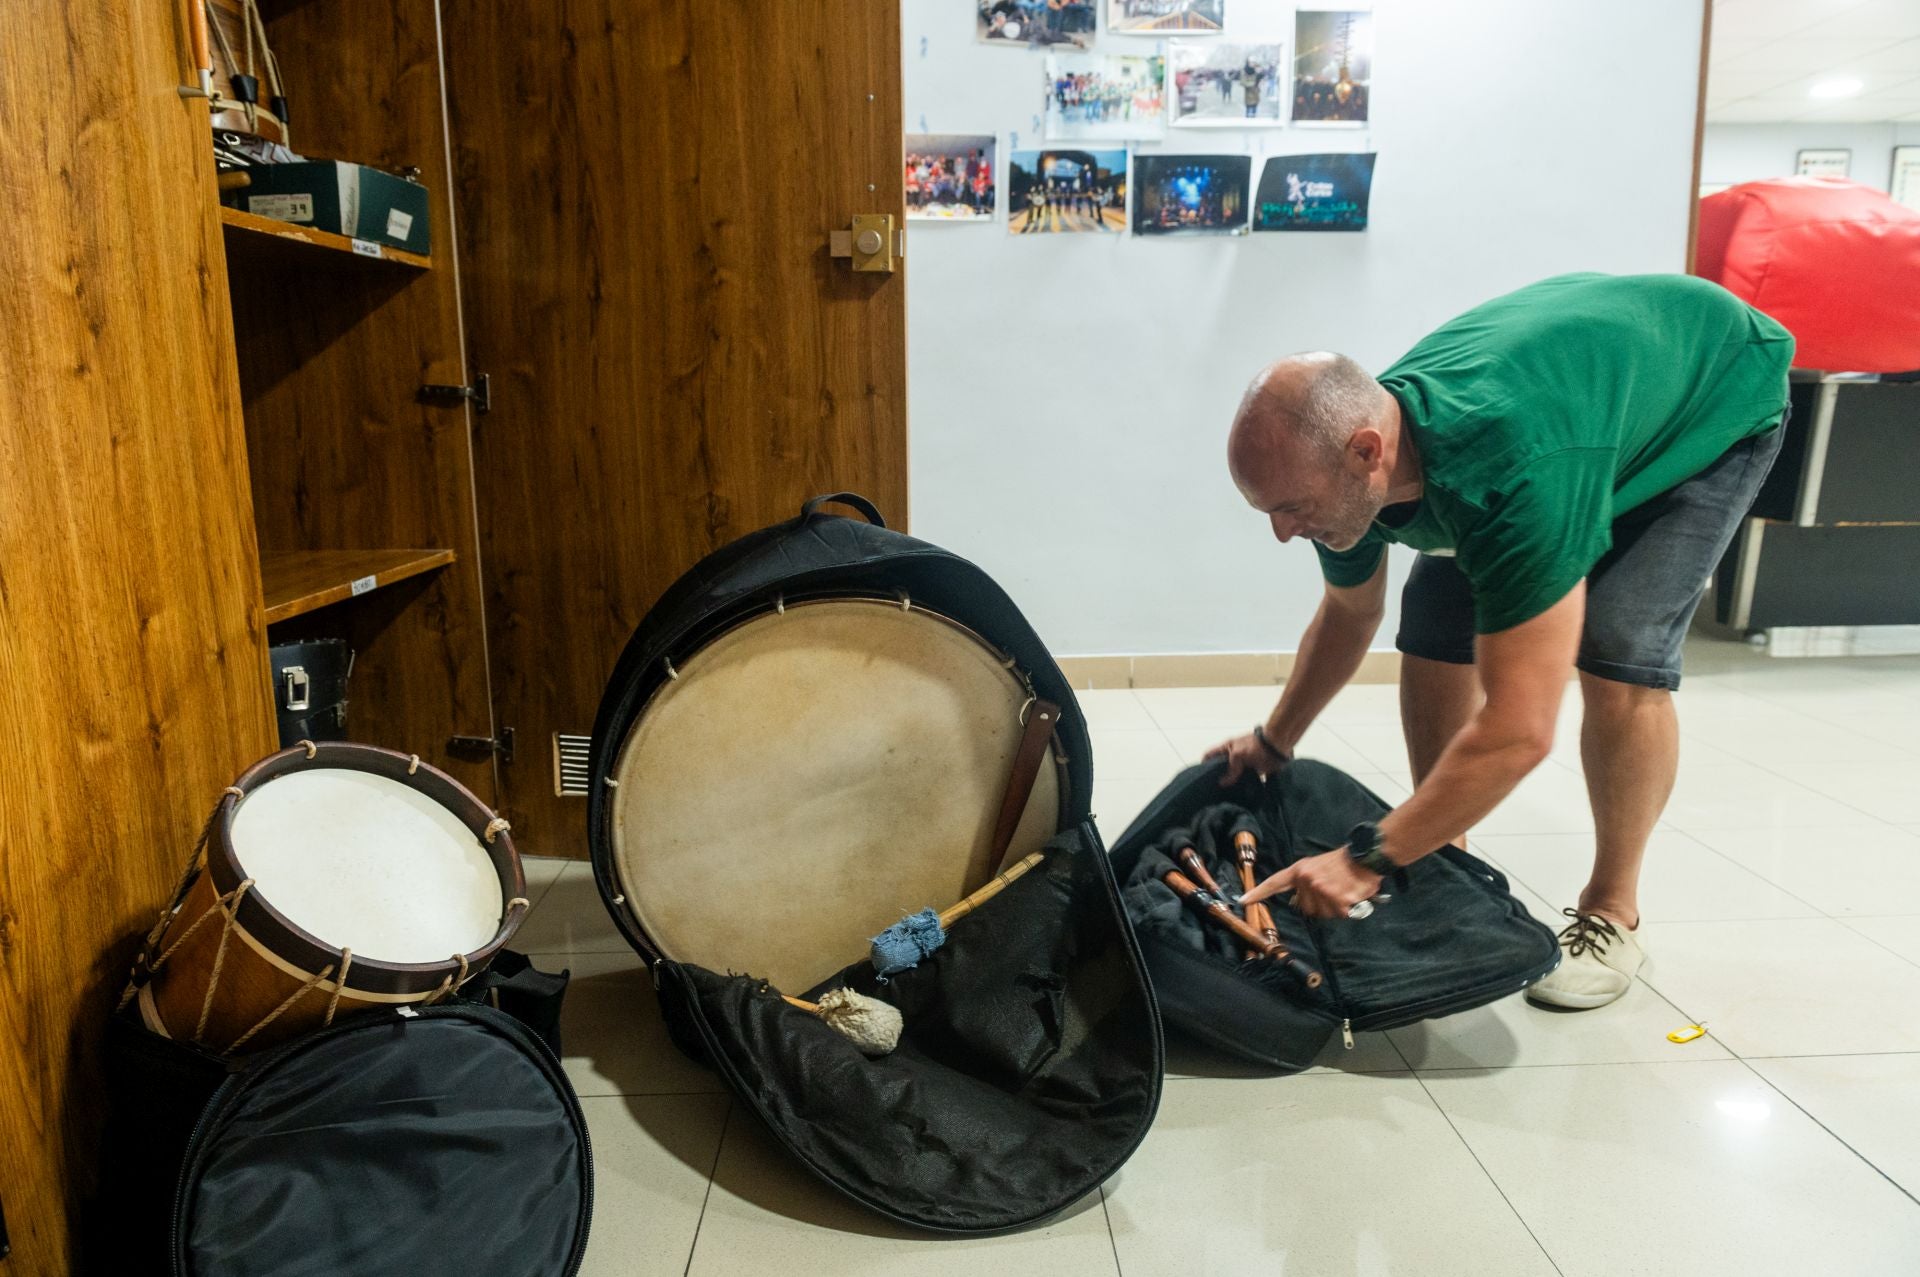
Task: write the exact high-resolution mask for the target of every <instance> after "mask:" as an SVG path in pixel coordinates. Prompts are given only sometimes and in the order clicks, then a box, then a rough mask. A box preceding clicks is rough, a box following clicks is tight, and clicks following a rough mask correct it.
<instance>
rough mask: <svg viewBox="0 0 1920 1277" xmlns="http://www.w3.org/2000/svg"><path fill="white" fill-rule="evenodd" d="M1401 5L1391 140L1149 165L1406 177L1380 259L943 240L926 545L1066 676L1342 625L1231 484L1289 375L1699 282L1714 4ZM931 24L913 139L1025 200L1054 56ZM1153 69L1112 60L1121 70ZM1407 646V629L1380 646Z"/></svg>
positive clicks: (968, 28) (931, 231)
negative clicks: (1028, 630) (1316, 363)
mask: <svg viewBox="0 0 1920 1277" xmlns="http://www.w3.org/2000/svg"><path fill="white" fill-rule="evenodd" d="M1307 7H1312V6H1310V5H1309V6H1307ZM1327 7H1333V6H1331V5H1329V6H1327ZM1263 8H1264V9H1266V10H1267V11H1268V12H1276V11H1277V12H1279V13H1281V14H1283V15H1284V14H1285V13H1286V12H1287V11H1288V10H1289V9H1290V8H1291V6H1280V5H1275V4H1270V3H1267V2H1266V0H1234V3H1232V4H1230V5H1229V6H1228V21H1229V27H1230V31H1231V30H1234V29H1237V28H1239V27H1240V25H1241V24H1240V20H1239V17H1237V16H1236V10H1237V11H1240V15H1241V16H1246V15H1248V14H1250V13H1251V12H1254V11H1258V10H1261V9H1263ZM1374 9H1375V13H1376V16H1375V20H1374V28H1375V44H1376V52H1375V60H1374V67H1375V72H1374V89H1373V117H1374V118H1373V122H1372V124H1371V126H1370V127H1369V128H1368V129H1366V130H1364V131H1351V130H1332V129H1295V128H1291V127H1288V128H1284V129H1270V130H1259V131H1254V132H1249V133H1245V134H1241V133H1214V132H1209V131H1199V130H1194V131H1189V130H1170V131H1169V133H1170V137H1169V140H1168V141H1166V142H1161V143H1153V144H1148V145H1144V146H1141V147H1139V148H1137V149H1140V150H1148V151H1162V152H1168V151H1172V152H1177V151H1207V150H1227V151H1245V150H1248V149H1249V148H1250V149H1251V150H1252V151H1253V153H1254V154H1255V155H1256V156H1258V155H1260V154H1262V153H1265V152H1270V153H1272V154H1285V153H1289V152H1296V153H1297V152H1313V151H1335V150H1366V149H1377V150H1378V151H1379V153H1380V159H1379V165H1378V168H1377V171H1376V174H1375V179H1374V191H1373V203H1372V209H1371V226H1370V228H1369V229H1368V230H1367V231H1366V232H1364V233H1361V234H1264V235H1253V236H1248V237H1245V238H1232V239H1226V238H1204V239H1201V238H1196V239H1175V238H1157V239H1135V238H1133V237H1132V236H1130V235H1129V236H1126V237H1095V236H1044V237H1042V236H1028V237H1025V238H1024V239H1020V238H1014V237H1011V236H1009V235H1008V234H1007V233H1006V223H1005V217H1004V213H1003V215H1002V217H1001V219H1000V220H999V221H997V222H996V223H994V224H992V225H990V226H963V225H944V224H943V225H935V224H930V223H926V222H916V223H914V224H913V227H912V230H911V231H910V233H909V236H908V239H909V249H908V258H907V288H908V291H907V299H908V300H907V320H908V322H907V363H908V369H907V374H908V383H907V384H908V423H909V432H910V452H911V468H910V480H909V481H910V484H911V494H912V502H913V531H914V532H915V534H917V535H919V536H923V537H927V538H929V539H931V540H933V541H935V542H938V543H941V544H943V545H946V546H947V547H949V548H951V549H953V550H955V551H956V552H958V553H961V554H964V555H966V556H967V557H969V558H972V559H974V560H975V561H976V562H978V563H980V564H981V565H982V566H983V567H984V568H986V569H987V571H988V572H990V573H992V574H993V576H994V577H995V578H996V579H997V580H998V581H999V582H1000V583H1001V584H1002V585H1003V586H1004V587H1005V588H1006V589H1007V590H1008V591H1010V592H1011V593H1012V594H1013V596H1014V598H1015V599H1016V601H1017V602H1018V603H1019V604H1020V606H1021V608H1022V609H1023V610H1024V611H1025V612H1026V614H1027V616H1028V618H1029V619H1030V620H1032V622H1033V623H1034V624H1035V625H1036V626H1037V627H1038V629H1039V631H1040V633H1041V635H1042V637H1043V638H1045V639H1046V641H1047V643H1048V644H1049V646H1050V647H1051V648H1052V649H1053V651H1054V652H1056V653H1057V654H1062V655H1082V654H1092V653H1107V652H1117V653H1149V652H1198V651H1275V650H1280V651H1289V650H1292V649H1293V648H1294V647H1295V646H1296V645H1297V642H1298V638H1299V634H1300V630H1301V628H1302V627H1303V626H1304V625H1305V624H1306V622H1307V621H1308V620H1309V619H1310V618H1311V616H1312V612H1313V608H1314V606H1315V604H1316V603H1317V601H1318V597H1319V590H1320V585H1319V573H1318V569H1317V568H1316V566H1315V563H1314V555H1313V551H1312V549H1311V547H1310V546H1308V545H1306V544H1304V543H1300V542H1295V543H1294V544H1292V545H1289V546H1285V547H1282V546H1280V545H1277V544H1276V543H1275V542H1274V540H1273V539H1272V537H1271V535H1270V534H1269V532H1268V530H1267V527H1266V523H1265V520H1264V519H1263V518H1262V516H1260V515H1259V514H1257V513H1255V512H1254V511H1252V510H1250V509H1248V508H1247V506H1246V505H1245V504H1244V502H1242V500H1241V499H1240V496H1239V494H1238V493H1237V492H1236V491H1235V490H1234V488H1233V485H1232V484H1231V482H1230V481H1229V480H1228V478H1227V472H1226V463H1225V460H1224V449H1223V444H1224V439H1225V432H1226V428H1227V424H1228V421H1229V419H1230V418H1231V416H1232V413H1233V409H1234V406H1235V404H1236V403H1237V402H1238V400H1239V397H1240V393H1241V391H1242V389H1243V388H1244V387H1245V385H1246V382H1247V380H1248V378H1249V377H1251V376H1252V375H1253V373H1254V371H1255V370H1256V369H1257V368H1258V367H1259V366H1260V365H1261V364H1262V363H1264V362H1266V361H1267V360H1269V359H1271V358H1273V357H1275V356H1277V355H1280V354H1284V353H1286V352H1289V351H1294V350H1301V349H1309V348H1319V347H1326V348H1332V349H1335V350H1341V351H1344V352H1346V353H1347V354H1350V355H1352V356H1353V357H1354V358H1356V359H1359V360H1360V361H1361V362H1362V363H1364V364H1366V365H1367V366H1368V367H1370V368H1373V369H1375V370H1376V371H1378V370H1380V369H1383V368H1384V367H1385V366H1386V365H1387V364H1388V363H1390V362H1391V361H1392V360H1393V359H1395V358H1396V357H1397V356H1399V355H1400V354H1401V353H1402V352H1403V351H1404V350H1405V349H1406V348H1407V347H1408V346H1410V345H1411V344H1412V343H1413V342H1414V341H1415V340H1416V339H1417V338H1419V337H1420V336H1421V335H1422V334H1423V333H1425V332H1426V331H1428V330H1429V329H1431V328H1433V327H1434V326H1436V325H1438V324H1440V323H1442V322H1444V321H1445V320H1446V319H1448V318H1450V317H1451V316H1453V315H1454V314H1457V313H1458V312H1460V311H1462V310H1464V309H1466V308H1467V307H1469V306H1471V305H1473V304H1475V303H1476V302H1478V301H1481V300H1483V299H1485V298H1487V297H1490V296H1493V295H1495V294H1497V293H1500V292H1504V291H1506V290H1508V289H1510V288H1514V287H1517V286H1518V285H1520V284H1524V283H1527V282H1529V281H1531V280H1535V279H1539V278H1542V277H1544V276H1547V275H1553V274H1558V273H1560V272H1563V271H1571V270H1601V271H1615V272H1632V271H1670V270H1679V269H1681V268H1682V267H1683V266H1684V259H1685V252H1686V237H1687V213H1688V202H1689V198H1690V193H1691V189H1692V188H1691V178H1692V145H1693V128H1694V102H1695V93H1696V81H1697V77H1698V73H1699V58H1700V49H1699V34H1700V8H1699V5H1698V3H1674V2H1673V0H1605V2H1602V0H1581V2H1580V3H1573V2H1572V0H1556V2H1555V3H1552V4H1542V3H1539V0H1448V2H1447V3H1445V4H1436V3H1432V2H1431V0H1426V2H1424V3H1423V2H1421V0H1379V3H1377V4H1376V5H1374ZM903 16H904V23H903V43H904V49H903V56H904V58H905V92H906V112H905V119H906V127H907V130H908V131H909V132H921V131H925V132H932V133H986V132H995V133H998V134H999V138H1000V148H1001V155H1000V163H1001V166H1002V173H1003V175H1004V171H1005V164H1006V155H1007V152H1008V151H1009V150H1010V149H1012V148H1011V146H1010V138H1009V134H1010V133H1015V132H1017V133H1018V135H1019V142H1020V145H1021V146H1022V147H1023V148H1024V147H1030V146H1033V145H1035V144H1036V143H1037V142H1038V140H1039V138H1040V136H1041V134H1040V128H1039V126H1038V122H1037V119H1036V116H1037V113H1038V112H1039V111H1040V109H1041V100H1040V96H1039V94H1040V89H1039V84H1040V79H1041V64H1042V60H1043V56H1042V55H1041V54H1040V53H1037V52H1029V51H1027V50H1022V49H1007V48H996V47H990V46H984V45H980V44H977V43H975V42H974V39H973V5H972V4H970V3H967V0H904V6H903ZM1287 25H1288V30H1287V36H1286V43H1287V45H1288V48H1287V50H1286V56H1287V57H1289V58H1291V57H1292V53H1293V50H1292V47H1291V46H1292V33H1291V30H1290V23H1289V24H1287ZM1146 43H1151V42H1150V41H1141V40H1139V39H1137V38H1134V37H1126V36H1109V35H1106V34H1104V32H1103V34H1102V35H1101V37H1100V43H1099V45H1098V46H1097V47H1099V48H1102V49H1107V50H1111V51H1121V50H1134V51H1138V50H1139V49H1140V47H1141V45H1142V44H1146ZM1258 173H1259V164H1258V162H1257V161H1256V164H1255V178H1256V180H1257V178H1258ZM1005 185H1006V184H1005V181H1004V177H1003V180H1002V182H1001V187H1002V201H1003V202H1004V199H1005V194H1004V192H1005ZM1396 566H1397V570H1399V571H1404V568H1405V562H1404V561H1399V562H1397V565H1396ZM1392 635H1393V621H1392V619H1391V618H1389V621H1388V623H1387V624H1386V625H1385V626H1383V627H1382V630H1381V637H1380V639H1379V640H1378V641H1377V645H1378V646H1381V647H1390V646H1391V645H1392Z"/></svg>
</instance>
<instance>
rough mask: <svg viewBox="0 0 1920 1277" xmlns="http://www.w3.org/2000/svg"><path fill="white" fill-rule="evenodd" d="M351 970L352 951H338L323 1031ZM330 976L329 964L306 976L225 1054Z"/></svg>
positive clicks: (270, 1022) (331, 1020)
mask: <svg viewBox="0 0 1920 1277" xmlns="http://www.w3.org/2000/svg"><path fill="white" fill-rule="evenodd" d="M352 969H353V950H352V949H342V950H341V951H340V978H339V979H337V980H335V981H334V982H333V996H332V997H331V998H328V999H327V1014H326V1016H325V1017H324V1018H323V1019H322V1020H321V1021H320V1027H321V1028H323V1029H324V1028H329V1027H331V1026H332V1024H333V1013H334V1012H335V1011H337V1010H339V1009H340V993H341V991H342V990H343V989H345V988H346V987H347V972H349V971H351V970H352ZM332 974H333V964H332V963H331V962H329V963H328V964H327V965H326V966H324V967H321V968H320V970H319V971H318V972H316V973H315V974H313V975H310V976H308V977H307V980H306V983H305V984H302V985H301V986H300V987H299V988H297V989H295V990H294V991H293V992H292V993H289V994H288V995H287V996H286V998H285V999H284V1000H282V1001H281V1003H280V1005H279V1006H277V1007H275V1008H274V1009H273V1010H271V1011H269V1012H267V1014H266V1015H265V1016H264V1017H263V1018H262V1019H261V1020H259V1021H258V1022H257V1023H256V1024H255V1025H254V1026H253V1027H252V1028H251V1029H248V1030H247V1031H246V1032H245V1033H242V1034H241V1035H240V1036H239V1037H237V1038H235V1039H234V1040H233V1041H232V1042H231V1043H229V1044H228V1046H227V1051H226V1053H227V1054H228V1055H232V1054H234V1053H235V1052H237V1051H239V1049H240V1048H241V1047H243V1046H245V1045H246V1044H247V1042H248V1040H249V1039H251V1038H252V1037H253V1035H254V1034H256V1033H258V1032H260V1030H262V1029H264V1028H266V1027H267V1026H268V1025H269V1024H272V1023H273V1022H274V1021H275V1020H277V1019H279V1018H280V1016H281V1013H282V1012H284V1011H286V1010H287V1009H289V1008H290V1007H292V1006H293V1004H294V1003H296V1002H298V1001H299V1000H300V999H301V998H304V997H306V996H307V994H309V993H311V992H312V991H313V990H314V989H315V988H317V987H319V986H320V985H322V984H325V983H326V981H327V978H328V977H329V976H331V975H332ZM216 978H217V977H216ZM207 987H208V988H209V990H211V989H212V987H213V986H212V985H211V984H210V985H208V986H207ZM199 1040H200V1039H199V1036H198V1035H197V1034H196V1035H195V1037H194V1041H196V1042H198V1041H199Z"/></svg>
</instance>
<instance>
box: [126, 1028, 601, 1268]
mask: <svg viewBox="0 0 1920 1277" xmlns="http://www.w3.org/2000/svg"><path fill="white" fill-rule="evenodd" d="M201 1122H202V1125H201V1128H200V1130H199V1131H198V1133H196V1135H195V1137H194V1141H193V1144H192V1146H191V1148H190V1150H189V1152H188V1157H187V1165H186V1168H185V1170H184V1172H183V1174H182V1177H181V1182H180V1188H179V1194H178V1204H177V1211H178V1220H179V1223H178V1232H177V1237H176V1242H175V1245H176V1247H177V1250H176V1267H175V1269H174V1270H173V1271H175V1272H176V1273H178V1274H182V1275H184V1277H266V1275H267V1274H273V1277H343V1275H344V1274H352V1275H353V1277H567V1275H569V1274H572V1273H574V1272H575V1271H577V1269H578V1267H579V1264H580V1259H581V1256H582V1255H583V1254H584V1252H585V1248H586V1234H587V1226H588V1223H589V1220H588V1218H587V1216H588V1212H589V1208H590V1206H591V1203H592V1200H593V1167H592V1161H591V1158H590V1156H589V1151H588V1140H587V1132H586V1128H585V1123H584V1121H583V1120H582V1118H581V1116H580V1109H579V1104H578V1102H577V1101H576V1100H575V1099H574V1097H573V1091H572V1088H571V1087H569V1086H568V1085H567V1081H566V1078H565V1076H564V1075H563V1074H562V1073H561V1072H560V1068H559V1066H558V1065H557V1064H556V1063H555V1062H554V1061H553V1058H552V1056H551V1054H549V1053H547V1052H546V1050H545V1048H544V1047H542V1046H541V1045H540V1044H539V1043H538V1041H537V1039H535V1038H534V1037H533V1035H532V1034H531V1033H529V1032H527V1031H526V1030H525V1029H524V1027H522V1026H520V1025H519V1024H517V1023H515V1022H513V1021H512V1019H511V1017H508V1016H506V1015H504V1014H503V1013H501V1012H498V1011H494V1010H493V1009H492V1008H489V1007H467V1006H455V1005H448V1006H442V1007H433V1008H431V1009H428V1010H426V1011H422V1012H419V1013H417V1014H415V1015H413V1016H412V1017H411V1018H406V1017H402V1016H399V1015H395V1014H394V1013H391V1012H385V1011H379V1012H369V1013H366V1014H364V1015H362V1016H359V1017H356V1018H355V1019H354V1020H352V1021H345V1022H342V1024H341V1025H340V1026H338V1027H337V1028H336V1029H334V1030H332V1031H329V1032H324V1033H320V1034H315V1035H313V1036H311V1037H307V1038H304V1039H301V1040H300V1041H299V1042H298V1043H297V1044H293V1045H290V1046H288V1047H286V1048H284V1049H283V1052H282V1053H281V1054H279V1055H276V1056H273V1057H270V1058H269V1059H268V1060H267V1061H265V1062H264V1063H263V1064H261V1065H260V1066H258V1067H256V1068H253V1069H250V1070H249V1071H247V1072H246V1073H244V1074H242V1075H240V1076H238V1077H235V1078H234V1079H232V1080H230V1081H229V1082H228V1083H227V1085H226V1086H225V1087H223V1088H222V1089H221V1091H220V1092H219V1093H218V1094H216V1095H215V1097H214V1099H213V1102H212V1104H211V1105H210V1106H209V1108H208V1110H207V1113H206V1115H205V1116H204V1117H203V1118H202V1119H201ZM153 1187H155V1188H156V1189H157V1187H158V1186H153Z"/></svg>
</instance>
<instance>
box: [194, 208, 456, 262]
mask: <svg viewBox="0 0 1920 1277" xmlns="http://www.w3.org/2000/svg"><path fill="white" fill-rule="evenodd" d="M220 226H221V229H222V230H223V231H225V232H226V239H227V250H228V252H230V253H234V254H239V253H245V252H264V251H277V250H280V249H286V250H288V251H291V252H298V253H311V252H322V253H346V254H348V255H349V256H352V257H363V258H366V259H368V260H369V261H373V260H378V261H385V262H394V263H396V264H398V265H401V266H410V267H413V268H414V269H416V270H427V269H430V268H431V267H432V266H433V259H432V258H430V257H423V256H421V255H420V254H419V253H409V252H406V251H405V250H404V249H398V248H390V247H388V246H387V245H385V244H372V243H370V242H369V241H367V240H357V241H356V240H353V239H350V238H348V237H347V236H345V235H335V234H334V233H333V232H332V231H323V230H319V229H317V228H315V227H312V226H300V225H298V224H296V223H294V222H283V221H281V220H280V219H279V218H277V217H262V216H260V215H259V214H258V213H246V212H242V211H241V210H239V209H237V208H228V207H226V206H225V205H224V204H223V205H221V207H220ZM356 243H358V244H361V245H365V248H364V249H363V248H355V247H354V245H355V244H356ZM368 249H377V250H378V252H377V253H375V252H371V251H367V250H368Z"/></svg>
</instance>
